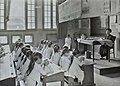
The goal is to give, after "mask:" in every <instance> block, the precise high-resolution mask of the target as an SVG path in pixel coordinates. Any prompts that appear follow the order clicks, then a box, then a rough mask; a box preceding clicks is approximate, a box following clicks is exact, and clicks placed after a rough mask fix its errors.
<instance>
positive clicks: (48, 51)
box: [43, 41, 54, 59]
mask: <svg viewBox="0 0 120 86" xmlns="http://www.w3.org/2000/svg"><path fill="white" fill-rule="evenodd" d="M53 52H54V50H53V47H52V42H51V41H50V42H48V47H47V48H46V50H45V53H44V54H43V55H44V58H45V59H51V56H52V55H53Z"/></svg>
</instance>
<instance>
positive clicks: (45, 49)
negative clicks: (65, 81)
mask: <svg viewBox="0 0 120 86" xmlns="http://www.w3.org/2000/svg"><path fill="white" fill-rule="evenodd" d="M40 45H41V47H39V48H40V49H39V50H40V51H41V53H42V55H43V58H44V59H46V58H47V59H49V61H51V62H53V63H55V64H56V65H58V66H60V67H61V68H62V69H63V70H65V71H67V72H69V75H73V76H77V78H79V79H82V78H83V77H82V75H81V74H83V73H81V72H82V71H81V69H80V64H81V62H83V61H84V57H80V54H79V53H80V52H79V50H75V51H71V50H70V47H68V46H67V45H64V46H63V48H60V47H59V45H58V44H52V42H50V41H48V40H42V41H41V44H40Z"/></svg>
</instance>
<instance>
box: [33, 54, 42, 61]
mask: <svg viewBox="0 0 120 86" xmlns="http://www.w3.org/2000/svg"><path fill="white" fill-rule="evenodd" d="M34 56H39V59H42V54H41V53H39V52H35V53H34V55H33V58H34ZM34 61H37V58H34Z"/></svg>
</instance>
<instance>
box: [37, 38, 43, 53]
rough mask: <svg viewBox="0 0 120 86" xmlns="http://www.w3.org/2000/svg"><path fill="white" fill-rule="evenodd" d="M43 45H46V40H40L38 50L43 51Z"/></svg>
mask: <svg viewBox="0 0 120 86" xmlns="http://www.w3.org/2000/svg"><path fill="white" fill-rule="evenodd" d="M43 45H44V40H41V41H40V42H39V44H38V47H37V50H38V51H41V50H42V48H43Z"/></svg>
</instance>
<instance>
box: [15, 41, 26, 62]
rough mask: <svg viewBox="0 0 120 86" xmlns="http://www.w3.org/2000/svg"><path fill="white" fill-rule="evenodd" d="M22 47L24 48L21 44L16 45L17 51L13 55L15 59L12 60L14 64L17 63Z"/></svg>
mask: <svg viewBox="0 0 120 86" xmlns="http://www.w3.org/2000/svg"><path fill="white" fill-rule="evenodd" d="M23 46H24V44H23V43H19V44H18V49H17V51H16V53H15V58H14V61H15V62H17V61H18V59H19V56H20V54H21V49H22V47H23Z"/></svg>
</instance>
